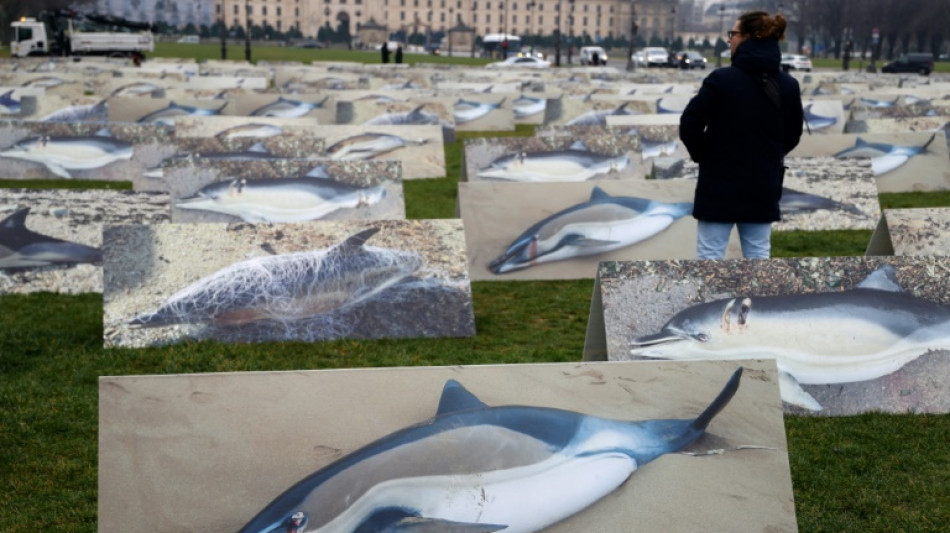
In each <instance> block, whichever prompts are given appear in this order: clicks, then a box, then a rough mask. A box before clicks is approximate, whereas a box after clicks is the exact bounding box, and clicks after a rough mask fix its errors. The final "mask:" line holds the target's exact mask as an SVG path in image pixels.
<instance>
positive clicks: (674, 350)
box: [630, 265, 950, 411]
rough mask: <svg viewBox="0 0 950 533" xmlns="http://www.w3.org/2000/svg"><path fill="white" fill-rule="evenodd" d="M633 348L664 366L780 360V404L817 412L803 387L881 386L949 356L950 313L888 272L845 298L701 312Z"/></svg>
mask: <svg viewBox="0 0 950 533" xmlns="http://www.w3.org/2000/svg"><path fill="white" fill-rule="evenodd" d="M631 346H632V347H633V348H632V349H631V350H630V353H632V354H634V355H640V356H646V357H659V358H664V359H697V358H699V359H738V358H743V357H763V356H764V357H774V358H775V359H776V364H777V366H778V369H779V373H780V378H781V392H782V400H784V401H785V402H786V403H789V404H792V405H797V406H800V407H804V408H807V409H811V410H815V411H817V410H820V409H821V405H820V404H819V403H818V402H817V401H816V400H815V399H814V398H812V396H811V395H809V394H808V393H807V392H805V391H804V390H803V389H802V388H801V384H806V385H815V384H832V383H851V382H856V381H866V380H871V379H876V378H879V377H881V376H885V375H887V374H890V373H892V372H895V371H897V370H898V369H900V368H901V367H902V366H904V365H905V364H907V363H909V362H910V361H913V360H914V359H916V358H918V357H919V356H921V355H923V354H924V353H926V352H927V351H929V350H947V349H950V308H948V307H946V306H943V305H940V304H937V303H933V302H929V301H927V300H923V299H921V298H917V297H915V296H912V295H909V294H907V293H904V292H901V287H900V285H899V284H898V282H897V279H896V277H895V272H894V267H892V266H890V265H885V266H882V267H880V268H879V269H877V270H875V271H874V272H873V273H872V274H871V275H869V276H868V277H867V278H866V279H865V280H864V281H862V282H861V283H860V284H858V285H857V287H856V288H854V289H851V290H846V291H843V292H824V293H810V294H794V295H782V296H759V297H746V298H727V299H723V300H716V301H712V302H707V303H702V304H697V305H694V306H692V307H688V308H686V309H683V310H682V311H680V312H678V313H676V314H675V315H674V316H673V317H672V318H670V319H669V321H668V322H667V323H666V324H665V325H664V326H663V327H662V328H661V329H660V331H659V332H657V333H653V334H650V335H644V336H641V337H637V338H635V339H633V341H632V342H631Z"/></svg>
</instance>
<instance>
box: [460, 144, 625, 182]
mask: <svg viewBox="0 0 950 533" xmlns="http://www.w3.org/2000/svg"><path fill="white" fill-rule="evenodd" d="M637 147H638V142H637V138H636V137H632V136H619V135H618V136H615V135H609V134H604V133H602V132H593V133H590V134H587V135H577V136H568V135H560V136H535V137H495V138H486V137H481V138H475V139H465V176H464V177H465V179H466V180H467V181H472V182H474V181H492V182H577V181H594V180H621V179H637V178H642V177H643V166H642V165H641V163H640V157H639V154H638V153H637Z"/></svg>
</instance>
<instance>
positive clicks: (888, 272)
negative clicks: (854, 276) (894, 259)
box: [857, 265, 904, 292]
mask: <svg viewBox="0 0 950 533" xmlns="http://www.w3.org/2000/svg"><path fill="white" fill-rule="evenodd" d="M857 288H861V289H875V290H879V291H889V292H903V290H904V289H903V288H902V287H901V285H900V283H899V282H898V281H897V270H895V269H894V265H883V266H880V267H878V268H877V269H876V270H875V271H874V272H871V273H870V274H868V277H866V278H864V281H862V282H861V283H858V285H857Z"/></svg>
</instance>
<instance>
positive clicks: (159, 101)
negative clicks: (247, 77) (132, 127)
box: [109, 96, 229, 127]
mask: <svg viewBox="0 0 950 533" xmlns="http://www.w3.org/2000/svg"><path fill="white" fill-rule="evenodd" d="M228 105H229V100H221V99H197V98H196V99H192V100H184V101H182V100H177V101H176V100H172V99H170V98H141V97H135V96H113V97H111V98H110V99H109V121H110V122H137V123H139V124H155V125H162V126H170V127H174V126H175V121H176V120H177V119H179V118H181V117H187V116H192V117H209V116H214V115H221V114H224V109H225V108H226V107H228Z"/></svg>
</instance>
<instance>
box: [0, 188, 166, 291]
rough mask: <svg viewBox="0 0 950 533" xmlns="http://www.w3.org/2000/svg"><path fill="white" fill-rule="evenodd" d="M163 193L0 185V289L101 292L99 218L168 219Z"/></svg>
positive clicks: (117, 221) (136, 221)
mask: <svg viewBox="0 0 950 533" xmlns="http://www.w3.org/2000/svg"><path fill="white" fill-rule="evenodd" d="M169 209H170V208H169V201H168V195H167V194H145V193H134V192H132V191H107V190H93V189H88V190H79V189H43V190H38V189H0V294H5V293H30V292H58V293H66V294H79V293H85V292H102V249H101V247H102V227H103V224H123V223H127V224H155V223H161V222H168V220H169V216H168V215H169Z"/></svg>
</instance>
